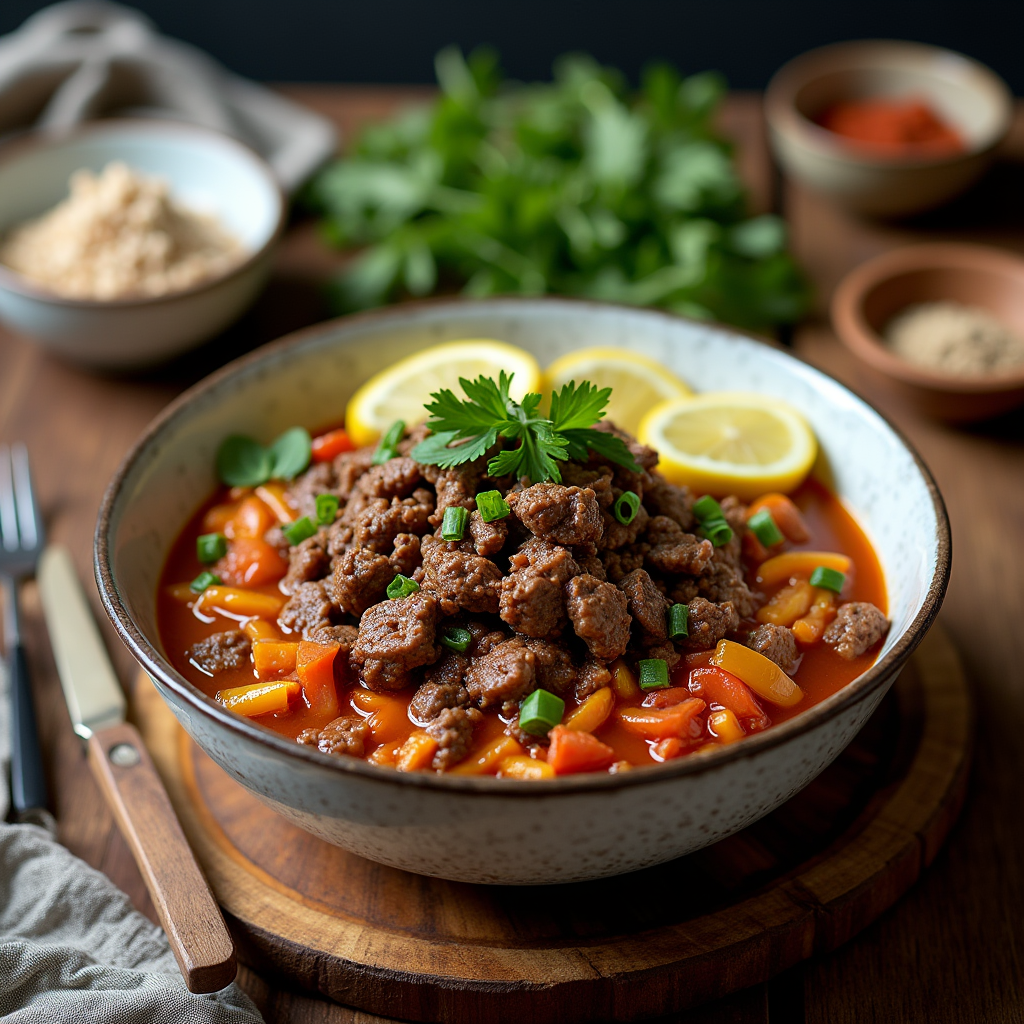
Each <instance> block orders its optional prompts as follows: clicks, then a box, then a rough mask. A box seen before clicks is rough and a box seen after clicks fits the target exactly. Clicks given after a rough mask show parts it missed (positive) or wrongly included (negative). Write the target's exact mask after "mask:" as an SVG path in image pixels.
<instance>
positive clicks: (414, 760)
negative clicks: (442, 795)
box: [395, 729, 437, 772]
mask: <svg viewBox="0 0 1024 1024" xmlns="http://www.w3.org/2000/svg"><path fill="white" fill-rule="evenodd" d="M435 753H437V740H435V739H434V737H433V736H428V735H427V734H426V733H425V732H423V731H422V730H421V729H417V730H416V732H414V733H412V734H411V735H410V736H409V738H408V739H407V740H406V741H405V742H404V743H403V744H402V746H401V747H400V748H399V751H398V754H397V756H396V757H395V767H396V768H397V769H398V770H399V771H400V772H421V771H424V770H426V769H427V768H429V767H430V763H431V762H432V761H433V760H434V754H435Z"/></svg>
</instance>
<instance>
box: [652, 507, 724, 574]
mask: <svg viewBox="0 0 1024 1024" xmlns="http://www.w3.org/2000/svg"><path fill="white" fill-rule="evenodd" d="M647 543H648V544H650V550H649V551H648V552H647V556H646V557H647V561H648V562H649V563H650V564H651V565H652V566H653V567H654V568H655V569H657V570H658V571H659V572H667V573H673V574H675V575H678V574H680V573H688V574H690V575H694V576H696V575H699V574H700V573H702V572H704V571H705V569H706V568H707V567H708V565H709V564H710V562H711V558H712V556H713V555H714V553H715V549H714V547H713V546H712V544H711V541H709V540H707V539H703V538H701V537H697V536H694V534H692V533H685V532H684V531H683V528H682V527H681V526H680V525H679V524H678V523H677V522H676V521H675V520H674V519H669V518H668V516H655V517H654V518H653V519H652V520H651V521H650V524H649V525H648V527H647Z"/></svg>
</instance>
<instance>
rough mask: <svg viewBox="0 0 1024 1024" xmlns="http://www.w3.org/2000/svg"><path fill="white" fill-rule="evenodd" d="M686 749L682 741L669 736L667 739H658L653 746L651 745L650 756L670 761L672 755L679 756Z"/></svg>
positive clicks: (656, 759)
mask: <svg viewBox="0 0 1024 1024" xmlns="http://www.w3.org/2000/svg"><path fill="white" fill-rule="evenodd" d="M685 750H686V747H685V746H683V741H682V740H681V739H679V738H678V737H676V736H669V738H668V739H665V740H658V742H657V743H655V744H654V746H652V747H651V757H653V758H654V760H655V761H671V760H672V758H674V757H679V755H680V754H682V753H683V752H684V751H685Z"/></svg>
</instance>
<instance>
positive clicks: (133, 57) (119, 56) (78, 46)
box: [0, 0, 338, 192]
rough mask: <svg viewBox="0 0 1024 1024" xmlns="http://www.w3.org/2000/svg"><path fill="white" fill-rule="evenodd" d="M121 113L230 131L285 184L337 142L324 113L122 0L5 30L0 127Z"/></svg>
mask: <svg viewBox="0 0 1024 1024" xmlns="http://www.w3.org/2000/svg"><path fill="white" fill-rule="evenodd" d="M125 114H127V115H135V116H148V117H154V116H155V117H169V118H173V119H175V120H179V121H190V122H192V123H194V124H199V125H202V126H204V127H207V128H212V129H215V130H217V131H222V132H226V133H227V134H229V135H233V136H234V137H235V138H238V139H240V140H241V141H242V142H245V143H247V144H248V145H249V146H251V147H252V148H253V149H255V150H256V151H257V152H258V153H261V154H262V155H263V156H264V157H265V158H266V159H267V161H268V162H269V163H270V166H271V167H272V168H273V169H274V172H275V174H276V175H277V177H278V180H279V181H280V182H281V185H282V186H283V187H284V188H285V190H286V191H289V192H292V191H294V190H295V189H296V188H298V187H299V185H301V184H302V183H303V181H305V179H306V178H308V177H309V175H311V174H312V173H313V171H315V170H316V169H317V168H318V167H319V166H320V165H321V164H322V163H323V162H324V161H325V160H327V159H328V158H329V157H330V156H331V155H332V154H333V153H334V150H335V149H336V147H337V143H338V139H337V133H336V132H335V130H334V126H333V125H332V124H331V123H330V121H328V120H327V119H326V118H323V117H321V116H320V115H318V114H314V113H313V112H312V111H310V110H306V109H305V108H303V107H301V106H299V105H298V104H295V103H292V102H290V101H289V100H286V99H285V98H284V97H283V96H279V95H277V94H276V93H273V92H271V91H270V90H269V89H265V88H263V87H262V86H259V85H257V84H256V83H255V82H250V81H247V80H246V79H244V78H239V77H238V76H237V75H232V74H230V73H229V72H228V71H227V70H225V69H224V68H223V67H222V66H221V65H220V64H218V63H217V62H216V61H214V60H213V59H211V58H210V57H209V56H207V55H206V54H205V53H203V52H202V51H200V50H197V49H196V48H195V47H192V46H188V45H186V44H185V43H180V42H178V41H177V40H174V39H168V38H167V37H166V36H161V35H159V34H158V33H157V31H156V28H155V26H154V25H153V23H152V22H151V21H150V20H149V19H148V18H147V17H146V16H145V15H143V14H141V13H140V12H139V11H135V10H132V9H131V8H129V7H122V6H121V5H120V4H115V3H108V2H106V0H70V2H68V3H59V4H54V5H53V6H52V7H47V8H45V9H44V10H42V11H39V12H38V13H36V14H34V15H33V16H32V17H31V18H29V19H28V20H27V21H26V22H25V23H24V24H23V25H22V26H21V28H19V29H18V30H17V31H16V32H11V33H10V34H9V35H7V36H4V37H3V38H2V39H0V135H3V134H6V133H10V132H13V131H17V130H20V129H25V128H31V127H35V128H39V129H42V130H44V131H54V132H60V131H65V130H67V129H69V128H73V127H74V126H75V125H77V124H80V123H82V122H84V121H90V120H94V119H96V118H100V117H106V116H110V115H125Z"/></svg>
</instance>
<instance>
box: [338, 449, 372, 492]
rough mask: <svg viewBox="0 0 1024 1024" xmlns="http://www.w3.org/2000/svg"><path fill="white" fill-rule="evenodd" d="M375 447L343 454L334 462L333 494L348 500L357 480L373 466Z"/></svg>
mask: <svg viewBox="0 0 1024 1024" xmlns="http://www.w3.org/2000/svg"><path fill="white" fill-rule="evenodd" d="M375 451H376V445H370V446H369V447H367V448H358V449H356V451H354V452H343V453H342V454H341V455H339V456H338V457H337V458H336V459H335V460H334V476H335V480H336V484H335V493H337V495H338V496H339V497H340V498H343V499H345V500H348V498H350V497H351V496H352V492H353V491H354V490H355V487H356V484H357V483H358V481H359V478H360V477H361V476H362V475H363V474H364V473H365V472H366V471H367V470H368V469H370V468H371V466H373V453H374V452H375Z"/></svg>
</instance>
